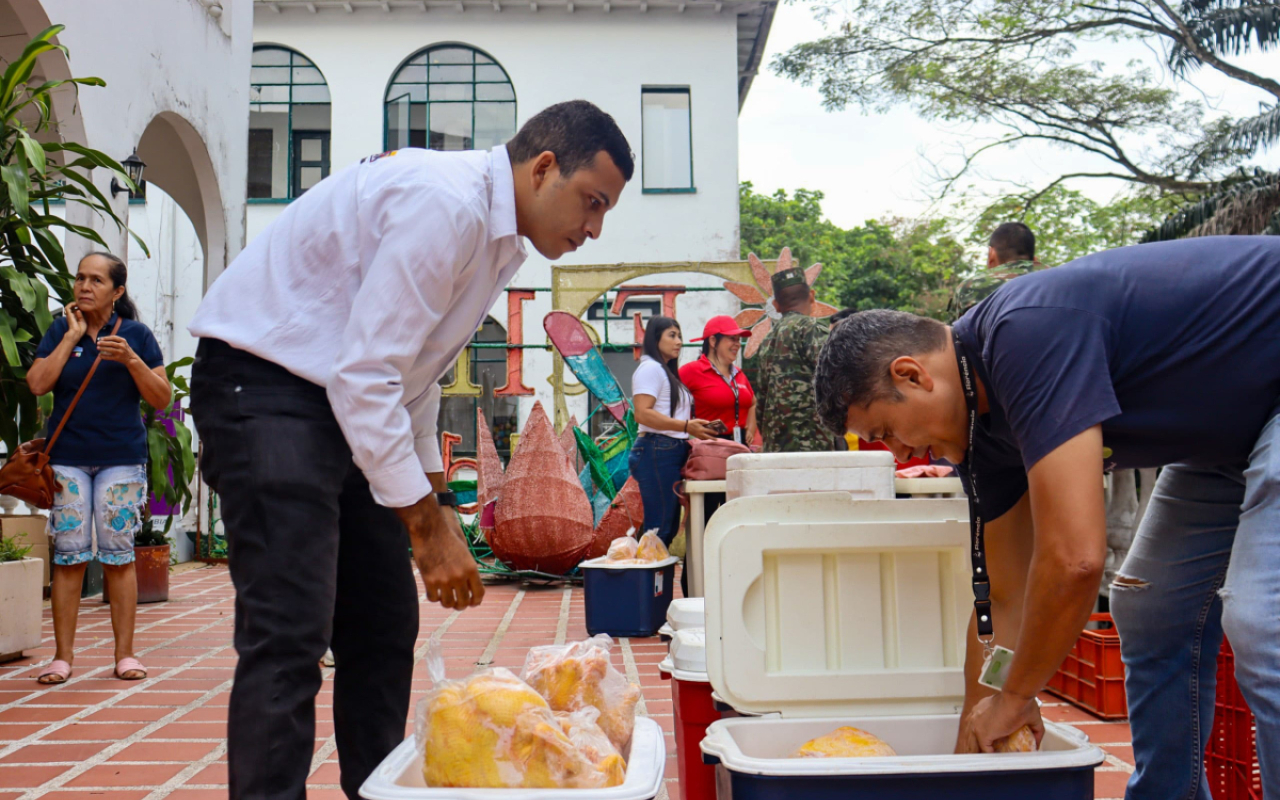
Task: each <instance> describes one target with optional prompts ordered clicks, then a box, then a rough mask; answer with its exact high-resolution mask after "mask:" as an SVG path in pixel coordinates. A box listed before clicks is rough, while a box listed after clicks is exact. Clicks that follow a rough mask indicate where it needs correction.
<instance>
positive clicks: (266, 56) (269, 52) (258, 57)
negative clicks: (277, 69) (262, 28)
mask: <svg viewBox="0 0 1280 800" xmlns="http://www.w3.org/2000/svg"><path fill="white" fill-rule="evenodd" d="M280 65H284V66H288V65H289V51H288V50H281V49H280V48H279V47H264V48H263V49H261V50H254V51H253V66H255V67H268V66H280Z"/></svg>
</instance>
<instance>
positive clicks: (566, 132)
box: [507, 100, 636, 181]
mask: <svg viewBox="0 0 1280 800" xmlns="http://www.w3.org/2000/svg"><path fill="white" fill-rule="evenodd" d="M548 150H550V151H551V152H552V153H555V156H556V162H557V163H558V164H559V165H560V174H561V175H562V176H564V177H566V178H567V177H569V176H570V175H572V174H573V173H574V172H576V171H578V170H579V169H581V168H582V167H589V166H591V164H592V162H594V161H595V158H596V154H597V153H599V152H600V151H601V150H603V151H604V152H606V153H608V154H609V158H611V159H613V163H614V165H615V166H617V168H618V169H619V170H620V171H621V172H622V177H623V178H625V179H626V180H628V181H629V180H631V176H632V175H633V174H634V173H635V169H636V162H635V154H634V153H632V152H631V145H630V144H628V143H627V137H625V136H623V135H622V130H621V129H620V128H619V127H618V123H617V122H614V120H613V117H611V116H609V115H608V114H606V113H605V112H604V111H602V110H600V108H598V107H597V106H596V105H595V104H593V103H589V102H587V101H586V100H569V101H568V102H564V103H556V104H555V105H553V106H548V107H546V108H544V109H542V110H541V111H539V112H538V113H537V114H535V115H534V116H533V118H532V119H530V120H529V121H528V122H526V123H525V124H524V125H522V126H521V127H520V130H519V132H517V133H516V135H515V136H514V137H513V138H512V139H511V141H509V142H507V154H508V155H509V156H510V157H511V163H512V164H523V163H524V162H526V161H528V160H529V159H531V158H537V157H538V155H540V154H541V153H545V152H546V151H548Z"/></svg>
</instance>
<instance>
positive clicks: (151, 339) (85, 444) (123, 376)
mask: <svg viewBox="0 0 1280 800" xmlns="http://www.w3.org/2000/svg"><path fill="white" fill-rule="evenodd" d="M116 316H117V315H115V314H112V315H111V319H109V320H107V324H105V325H103V326H102V330H100V331H98V334H97V338H101V337H103V336H110V335H111V328H112V327H113V326H114V325H115V324H116ZM66 334H67V320H66V318H65V317H59V318H58V319H55V320H54V321H53V324H52V325H50V326H49V330H47V331H45V334H44V338H43V339H41V340H40V346H39V347H38V348H36V358H46V357H48V356H49V354H50V353H52V352H53V351H54V350H55V349H57V347H58V343H59V342H61V341H62V337H64V336H66ZM116 335H117V336H120V337H122V338H123V339H124V340H125V341H126V342H128V343H129V347H131V348H133V352H135V353H137V354H138V357H139V358H141V359H142V362H143V363H144V364H146V365H147V367H148V368H150V369H154V368H156V367H159V366H162V365H163V364H164V355H163V354H162V353H161V352H160V345H159V343H157V342H156V337H155V336H154V335H153V334H152V333H151V329H150V328H148V327H147V326H146V325H143V324H142V323H141V322H137V321H136V320H131V319H126V320H121V322H120V331H119V333H117V334H116ZM97 357H98V346H97V342H96V340H95V339H90V338H89V337H88V336H87V335H86V336H84V337H82V338H81V339H80V343H79V344H78V345H76V348H75V350H74V351H72V353H71V357H70V358H68V359H67V365H66V366H65V367H63V368H62V374H61V375H59V376H58V382H57V383H56V384H54V387H53V416H51V417H50V418H49V425H48V429H47V430H48V434H49V435H52V434H53V432H54V431H55V430H57V429H58V424H59V423H60V422H61V421H62V415H63V414H64V413H65V412H66V410H67V406H69V405H70V404H71V400H72V399H73V398H74V397H75V396H76V392H77V391H78V390H79V389H80V384H81V383H83V382H84V376H85V375H87V374H89V367H90V366H92V365H93V361H94V359H96V358H97ZM141 401H142V395H141V394H140V393H139V392H138V385H137V384H136V383H134V381H133V376H132V375H130V374H129V369H128V368H127V367H126V366H125V365H123V364H118V363H116V362H114V361H106V360H104V361H103V362H102V363H101V364H99V365H98V371H97V372H95V373H93V380H91V381H89V385H88V386H87V387H85V390H84V395H83V396H81V398H80V403H79V404H78V405H77V406H76V409H75V412H74V413H73V414H72V415H71V419H69V420H67V427H66V428H63V430H62V435H61V436H59V437H58V441H57V442H56V443H54V445H53V452H52V453H51V454H50V459H49V460H50V461H51V462H52V463H54V464H61V465H63V466H68V467H111V466H120V465H123V464H145V463H146V462H147V430H146V427H145V426H144V425H143V424H142V412H141V409H140V407H139V403H140V402H141Z"/></svg>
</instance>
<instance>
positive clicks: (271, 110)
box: [249, 103, 289, 114]
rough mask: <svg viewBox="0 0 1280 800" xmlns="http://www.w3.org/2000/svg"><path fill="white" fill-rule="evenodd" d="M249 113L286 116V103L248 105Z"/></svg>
mask: <svg viewBox="0 0 1280 800" xmlns="http://www.w3.org/2000/svg"><path fill="white" fill-rule="evenodd" d="M249 111H251V112H253V111H261V112H262V113H263V114H288V113H289V104H288V103H250V104H249Z"/></svg>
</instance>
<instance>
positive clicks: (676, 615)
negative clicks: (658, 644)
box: [658, 597, 707, 642]
mask: <svg viewBox="0 0 1280 800" xmlns="http://www.w3.org/2000/svg"><path fill="white" fill-rule="evenodd" d="M706 627H707V604H706V602H705V601H704V600H703V598H701V597H678V598H676V599H675V600H672V601H671V605H669V606H667V623H666V624H665V625H663V626H662V627H661V628H658V636H660V637H661V638H662V640H663V641H668V642H669V641H671V639H672V638H674V637H675V635H676V631H691V630H698V629H703V628H706Z"/></svg>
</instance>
